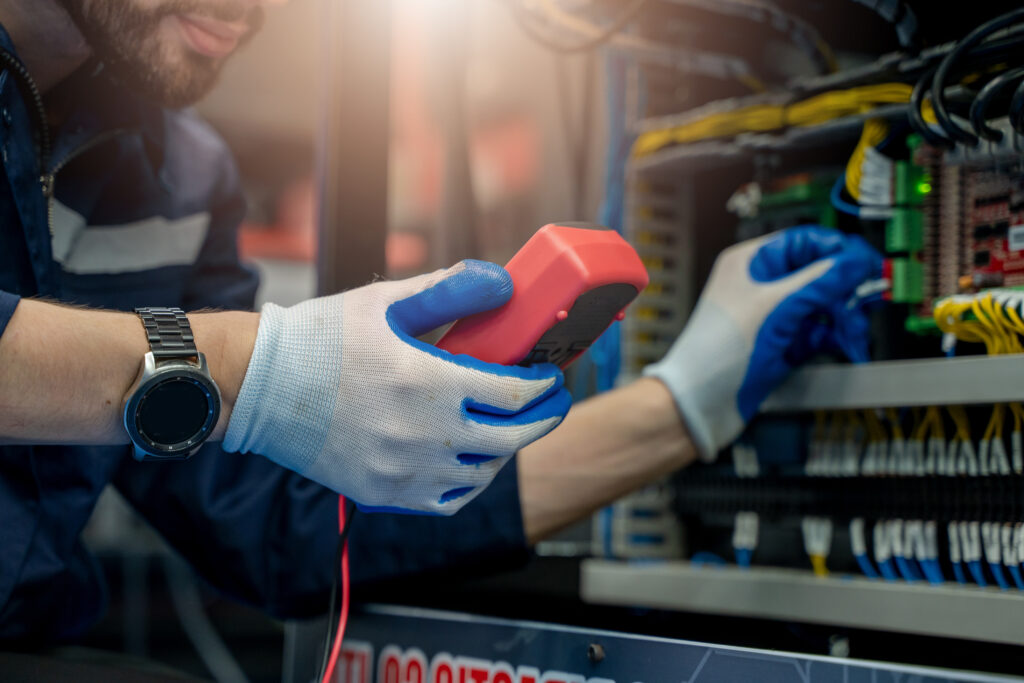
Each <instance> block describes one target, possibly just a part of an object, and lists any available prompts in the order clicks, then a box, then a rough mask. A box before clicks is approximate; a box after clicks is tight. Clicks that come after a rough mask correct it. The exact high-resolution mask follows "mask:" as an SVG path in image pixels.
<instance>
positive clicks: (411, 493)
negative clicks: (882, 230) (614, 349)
mask: <svg viewBox="0 0 1024 683" xmlns="http://www.w3.org/2000/svg"><path fill="white" fill-rule="evenodd" d="M262 4H263V3H262V2H259V1H257V0H249V1H246V2H239V1H236V0H120V1H118V2H110V1H109V0H0V24H2V26H3V28H4V31H0V60H2V64H3V66H4V71H3V72H2V74H0V121H2V129H0V138H2V140H0V150H2V152H3V154H2V160H3V168H4V172H5V175H6V178H7V183H3V184H0V212H2V216H0V244H2V245H3V249H2V250H0V443H3V444H6V445H5V446H2V447H0V510H2V511H3V515H4V525H3V527H2V528H0V544H2V545H0V547H2V548H3V553H2V556H0V638H4V639H7V640H9V641H10V640H21V641H30V642H36V643H39V642H47V641H54V640H58V639H69V638H73V637H74V636H75V635H77V634H79V633H81V632H82V631H83V630H85V629H86V628H88V626H89V625H90V624H91V623H92V622H93V621H94V620H95V619H96V617H97V616H98V614H99V612H100V610H101V609H102V589H101V585H100V579H99V577H98V575H97V572H96V571H95V569H94V566H93V563H92V561H91V558H90V557H89V556H88V553H87V552H86V551H85V549H84V548H83V546H82V544H81V542H80V540H79V538H78V535H79V533H80V531H81V529H82V527H83V525H84V524H85V522H86V520H87V519H88V516H89V514H90V511H91V509H92V506H93V504H94V503H95V500H96V498H97V496H98V495H99V493H100V491H101V490H102V489H103V487H104V486H105V485H106V484H107V483H113V485H114V486H116V487H117V488H118V490H119V491H120V492H121V493H122V494H123V495H124V496H125V498H126V499H127V500H128V501H129V502H130V503H131V504H132V505H133V506H134V507H135V508H136V510H138V511H139V512H140V513H141V514H142V515H143V516H144V517H145V518H146V519H147V520H148V521H149V522H150V523H151V524H152V525H153V526H154V527H156V528H157V530H159V531H160V533H161V534H163V536H164V537H165V538H166V539H167V540H168V541H169V542H170V543H171V545H173V546H174V547H175V548H177V549H178V550H179V551H180V552H181V553H182V554H183V555H184V556H185V557H186V558H187V559H188V560H189V561H190V562H191V563H192V564H193V566H194V567H195V568H196V569H197V570H198V571H199V572H200V573H201V574H202V575H203V576H204V577H205V578H206V579H207V580H208V581H210V582H211V583H213V584H214V585H216V586H218V587H219V588H221V589H222V590H224V591H225V592H226V593H229V594H231V595H233V596H235V597H236V598H238V599H241V600H245V601H247V602H250V603H252V604H255V605H259V606H261V607H263V608H264V609H266V610H268V611H269V612H271V613H273V614H277V615H282V616H285V615H294V616H298V615H310V614H315V613H319V612H321V611H322V610H323V609H324V605H325V595H326V593H327V590H328V587H329V585H330V577H331V573H332V569H333V567H332V555H333V545H334V544H333V538H334V537H335V534H336V513H337V497H336V495H335V493H334V492H335V491H337V492H341V493H343V494H345V495H346V496H348V497H350V498H351V499H353V500H355V501H357V502H358V503H359V504H360V505H361V506H362V507H364V508H368V509H374V508H390V509H395V508H397V509H400V510H403V511H418V512H429V513H439V514H442V515H450V514H451V513H453V512H455V511H456V510H458V509H459V508H461V507H462V506H464V505H466V504H467V503H468V502H469V501H470V500H472V499H473V498H474V497H476V496H477V495H479V494H480V493H481V492H482V491H483V490H484V488H485V487H486V486H487V484H488V483H489V482H491V480H492V479H495V483H494V485H493V486H491V487H490V488H489V489H488V490H487V492H486V493H484V494H483V496H482V498H481V500H479V501H476V502H474V503H473V504H472V505H471V506H470V507H469V508H468V509H466V510H465V511H464V512H463V513H462V514H460V515H458V516H456V517H454V518H441V517H423V516H419V517H413V516H408V515H402V516H397V515H377V514H367V515H363V516H361V517H360V518H359V520H358V521H357V524H356V525H355V528H354V531H353V534H352V538H351V543H352V555H353V572H354V575H355V579H356V580H359V579H360V578H368V577H383V576H388V575H394V574H396V573H400V572H405V571H413V570H423V569H429V568H438V567H442V566H446V565H456V564H458V565H466V564H470V563H480V562H504V561H508V560H509V559H511V558H514V557H515V556H517V555H520V554H522V553H523V552H524V549H525V548H526V546H527V544H528V543H532V542H535V541H536V540H538V539H540V538H543V537H544V536H546V535H549V534H551V533H553V532H554V531H556V530H558V529H560V528H562V527H563V526H565V525H566V524H568V523H570V522H572V521H574V520H577V519H579V518H581V517H583V516H584V515H586V514H589V513H590V512H591V511H592V510H594V509H596V508H598V507H599V506H601V505H603V504H605V503H607V502H608V501H610V500H613V499H614V498H616V497H618V496H620V495H622V494H624V493H626V492H628V491H630V490H632V489H634V488H636V487H638V486H641V485H643V484H644V483H646V482H649V481H651V480H652V479H655V478H657V477H660V476H662V475H664V474H666V473H668V472H671V471H673V470H674V469H677V468H679V467H682V466H684V465H686V464H687V463H689V462H691V461H692V460H694V459H695V458H696V457H697V456H698V455H701V456H703V457H705V458H712V457H714V454H715V453H716V452H717V451H718V450H719V449H720V448H722V447H723V446H725V445H726V444H728V443H729V442H730V441H731V440H732V439H734V438H735V437H736V436H737V435H738V434H739V432H740V430H741V429H742V427H743V425H744V423H745V422H746V420H748V419H749V418H750V417H751V416H752V415H753V414H754V412H756V410H757V408H758V406H759V404H760V402H761V401H762V400H763V399H764V397H765V396H766V395H767V394H768V393H769V392H770V391H771V389H772V388H773V387H774V386H775V385H776V384H777V383H778V382H779V381H781V379H782V378H783V376H784V375H785V373H786V372H787V371H788V369H789V367H790V360H791V355H792V352H793V349H794V348H795V347H797V346H800V345H801V343H803V342H805V341H806V340H805V339H803V335H802V334H801V330H802V329H803V328H802V325H803V323H804V322H805V321H806V320H807V318H808V317H809V316H811V315H813V314H816V313H820V312H823V311H831V310H845V308H844V304H845V302H846V301H847V300H848V299H849V298H850V296H851V295H852V294H853V292H854V289H855V288H856V286H857V285H858V284H859V283H860V282H861V281H863V280H864V279H866V278H868V277H870V276H871V275H872V274H873V273H874V271H875V270H877V268H878V257H877V255H876V254H875V253H874V252H873V251H872V250H871V249H870V248H869V247H867V246H866V245H865V244H864V243H863V242H862V241H860V240H859V239H856V238H852V237H847V236H843V235H841V234H839V233H836V232H833V231H828V230H823V229H818V228H804V229H800V230H795V231H790V232H787V233H783V234H781V235H779V236H775V237H772V238H770V239H767V240H761V241H760V242H757V243H745V244H742V245H739V246H737V247H734V248H733V249H730V250H728V251H727V252H726V253H725V255H724V256H723V257H722V258H721V259H720V260H719V262H718V264H717V265H716V268H715V271H714V273H713V275H712V278H711V281H710V282H709V285H708V288H707V291H706V292H705V294H704V295H703V296H702V298H701V301H700V304H699V305H698V307H697V310H696V311H695V313H694V315H693V319H692V322H691V324H690V326H689V327H688V329H687V331H686V332H685V333H684V334H683V336H682V337H681V338H680V340H679V341H678V342H677V343H676V345H675V346H674V347H673V349H672V351H671V352H670V353H669V355H668V357H666V359H665V360H663V361H662V362H661V363H659V364H657V365H656V366H655V367H653V368H652V369H651V370H650V373H649V374H650V376H649V377H647V378H644V379H642V380H639V381H637V382H635V383H634V384H632V385H630V386H628V387H625V388H623V389H620V390H617V391H615V392H611V393H609V394H606V395H603V396H600V397H598V398H595V399H594V400H591V401H587V402H585V403H583V404H581V405H580V406H578V407H576V408H575V409H574V410H573V411H572V413H571V414H570V415H569V416H568V417H567V418H566V419H565V422H564V424H562V426H561V427H560V428H559V429H558V430H556V431H554V432H552V433H551V434H550V435H548V436H546V437H544V438H540V437H542V436H544V435H545V434H547V433H548V432H550V431H551V430H552V429H553V428H554V427H555V426H556V425H558V424H559V422H560V421H561V420H562V418H563V416H564V415H565V413H566V411H567V410H568V407H569V402H568V398H567V394H566V392H565V390H564V389H563V388H562V377H561V374H560V373H559V372H558V370H557V369H556V368H554V367H551V366H539V367H536V368H529V369H528V368H506V367H501V366H492V365H488V364H485V363H481V362H479V361H475V360H474V359H470V358H466V357H456V356H451V355H449V354H446V353H444V352H441V351H438V350H437V349H434V348H432V347H429V346H427V345H425V344H422V343H421V342H419V341H417V339H416V337H417V336H418V335H420V334H422V333H424V332H426V331H428V330H430V329H432V328H434V327H437V326H439V325H441V324H444V323H446V322H449V321H451V320H454V319H456V318H459V317H462V316H464V315H468V314H471V313H473V312H476V311H481V310H488V309H491V308H494V307H497V306H500V305H501V304H502V303H503V302H504V301H505V300H507V298H508V296H509V294H510V282H509V280H508V276H507V273H505V271H504V270H503V269H502V268H499V267H497V266H494V265H492V264H485V263H481V262H472V261H468V262H463V263H461V264H458V265H457V266H455V267H453V268H451V269H448V270H446V271H439V272H437V273H432V274H429V275H424V276H421V277H418V278H413V279H411V280H406V281H400V282H383V283H376V284H372V285H368V286H367V287H364V288H360V289H357V290H353V291H351V292H347V293H345V294H342V295H337V296H333V297H326V298H323V299H316V300H312V301H308V302H305V303H302V304H299V305H298V306H295V307H292V308H289V309H281V308H280V307H276V306H272V305H268V306H267V307H264V309H263V311H262V312H261V313H259V314H258V313H249V312H244V311H246V310H248V309H249V308H251V306H252V303H253V295H254V291H255V286H256V282H255V278H254V276H253V274H252V273H251V272H250V271H248V270H247V269H245V268H244V267H243V266H242V265H241V264H240V263H239V262H238V257H237V252H236V248H235V232H236V228H237V225H238V223H239V221H240V220H241V218H242V215H243V212H244V206H243V202H242V199H241V194H240V191H239V186H238V179H237V175H236V172H235V169H234V166H233V164H232V162H231V160H230V157H229V155H228V153H227V150H226V149H225V147H224V145H223V144H222V142H221V141H220V140H219V139H218V138H217V137H216V136H215V135H214V133H213V132H212V131H211V130H210V129H209V128H208V127H207V126H205V125H204V124H203V123H202V122H201V121H199V120H198V119H197V118H196V117H195V116H194V115H193V114H191V113H189V112H182V111H177V110H176V109H175V108H178V107H181V106H184V105H187V104H188V103H191V102H193V101H195V100H196V99H197V98H199V97H200V96H201V95H202V94H203V93H205V92H206V91H207V90H208V89H209V88H210V87H211V86H212V84H213V83H214V81H215V78H216V75H217V73H218V71H219V69H220V67H221V65H222V64H223V62H224V60H225V59H226V58H227V57H228V56H229V55H230V54H231V53H232V52H233V51H234V50H235V49H236V48H237V46H238V45H240V44H241V43H244V42H245V40H247V39H248V37H249V36H250V35H251V34H252V32H253V31H255V30H256V28H257V27H258V26H259V24H260V21H261V17H262V14H261V5H262ZM37 93H42V96H43V99H42V100H39V99H38V96H37ZM51 133H52V136H51ZM51 139H52V143H51V141H50V140H51ZM40 177H41V178H42V182H40ZM32 297H35V298H32ZM50 300H58V301H62V302H67V303H73V304H77V306H76V307H69V306H63V305H58V304H56V303H52V302H51V301H50ZM146 306H149V307H153V306H162V307H175V308H182V309H185V310H191V311H194V310H197V309H205V308H211V309H222V312H204V313H199V314H189V315H188V316H187V318H186V316H184V315H182V314H176V313H173V312H167V311H161V310H148V311H143V312H142V313H140V314H139V315H135V314H133V313H130V312H115V311H131V310H132V309H134V308H136V307H146ZM99 308H105V309H113V310H104V311H101V310H97V309H99ZM140 318H141V320H140ZM144 325H145V328H144ZM190 334H194V347H193V346H192V343H191V341H190V340H191V337H190ZM147 351H150V352H152V353H153V354H155V355H154V357H153V359H151V360H149V361H147V363H151V364H152V366H153V367H147V368H146V369H145V370H144V371H140V368H142V367H143V365H144V361H143V358H144V357H145V356H146V354H147ZM197 352H198V353H200V354H203V355H204V356H205V359H206V363H207V364H208V372H207V371H206V370H204V369H202V368H200V367H198V366H197V365H196V364H195V363H194V362H193V361H192V360H191V359H192V357H194V356H195V354H196V353H197ZM182 353H184V355H185V356H187V357H188V358H189V360H188V361H187V362H186V361H181V359H180V358H178V357H179V356H181V355H182ZM168 358H170V359H171V361H173V362H171V361H168V362H170V365H162V364H161V363H162V362H163V361H161V359H164V361H166V360H167V359H168ZM185 365H187V366H188V367H187V368H186V367H185ZM159 368H164V369H167V368H172V369H174V371H175V372H180V373H183V374H179V375H174V382H168V383H167V384H166V385H164V384H160V387H161V390H164V389H167V390H168V393H167V394H160V396H163V398H161V399H160V400H157V399H156V398H154V397H155V396H157V393H156V389H154V388H153V387H156V386H157V384H154V383H152V382H153V381H155V380H154V379H153V378H154V377H157V378H158V377H159V375H158V374H152V373H156V371H157V370H158V369H159ZM183 368H184V369H183ZM140 372H142V374H141V375H140ZM214 385H215V387H216V388H214ZM168 387H170V389H168ZM147 392H148V393H147ZM218 393H219V396H220V401H217V400H216V395H217V394H218ZM197 397H198V399H197ZM196 399H197V400H199V401H200V402H199V403H196V402H195V400H196ZM153 406H156V407H155V408H154V407H153ZM196 406H199V409H198V411H196V410H194V408H195V407H196ZM207 406H208V407H209V408H208V409H207ZM190 411H191V412H194V413H195V414H194V415H192V417H193V418H195V419H196V420H197V422H196V424H197V425H198V426H197V427H195V428H194V429H187V430H184V431H183V429H184V428H183V427H182V426H181V424H179V423H178V421H180V420H181V419H182V415H185V414H186V413H190ZM680 416H682V418H683V419H682V420H681V419H680ZM684 424H685V426H684ZM193 432H194V434H193ZM162 435H163V436H162ZM175 435H176V436H175ZM204 439H208V441H207V443H206V445H205V446H203V448H202V449H201V451H200V452H198V453H197V454H195V455H194V457H192V458H191V459H190V460H188V461H184V462H173V463H154V462H146V461H142V462H139V461H137V460H135V459H134V458H132V457H131V456H130V453H131V452H132V448H134V450H135V453H136V454H137V455H139V456H140V457H142V458H143V459H144V460H145V459H147V458H149V459H152V458H154V457H162V456H164V455H166V454H167V453H169V452H172V451H173V452H175V453H180V454H184V453H187V452H189V451H190V450H191V449H192V448H193V447H195V446H197V445H198V444H199V443H202V442H203V440H204ZM129 440H131V442H132V448H128V447H126V444H128V443H129ZM161 449H164V450H161ZM516 452H518V458H517V459H516V462H517V465H509V466H506V467H504V468H502V465H504V464H506V461H508V460H509V458H510V457H511V455H512V454H514V453H516ZM262 456H265V457H262Z"/></svg>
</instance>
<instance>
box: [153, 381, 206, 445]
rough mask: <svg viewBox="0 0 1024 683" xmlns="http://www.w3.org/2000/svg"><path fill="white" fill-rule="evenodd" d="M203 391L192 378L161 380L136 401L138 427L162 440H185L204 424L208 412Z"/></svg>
mask: <svg viewBox="0 0 1024 683" xmlns="http://www.w3.org/2000/svg"><path fill="white" fill-rule="evenodd" d="M208 406H209V401H208V398H207V394H206V391H204V390H203V388H202V387H201V386H199V384H197V383H196V382H193V381H192V380H189V379H186V378H181V379H173V380H169V381H166V382H161V383H160V384H158V385H156V386H155V387H153V388H152V389H150V390H149V392H148V393H147V394H146V395H145V396H144V397H143V399H142V401H141V402H140V403H139V412H138V418H137V419H138V423H137V424H138V426H139V431H140V432H141V433H142V434H143V436H145V437H146V438H148V439H150V440H152V441H154V442H156V443H164V444H173V443H181V442H183V441H188V440H189V439H191V438H192V437H193V436H195V435H196V433H198V432H199V430H200V429H202V428H203V425H204V424H206V419H207V417H208V415H209V409H208Z"/></svg>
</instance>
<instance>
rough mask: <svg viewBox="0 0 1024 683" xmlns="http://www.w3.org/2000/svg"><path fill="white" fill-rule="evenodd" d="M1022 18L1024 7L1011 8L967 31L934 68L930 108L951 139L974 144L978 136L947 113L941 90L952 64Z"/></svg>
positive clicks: (1023, 17) (1023, 16)
mask: <svg viewBox="0 0 1024 683" xmlns="http://www.w3.org/2000/svg"><path fill="white" fill-rule="evenodd" d="M1022 19H1024V8H1019V9H1015V10H1011V11H1009V12H1007V13H1006V14H1002V15H1000V16H998V17H996V18H995V19H991V20H989V21H986V22H985V23H984V24H982V25H981V26H979V27H977V28H976V29H974V30H973V31H971V32H970V33H968V34H967V36H966V37H964V39H963V40H961V41H960V42H959V43H957V45H956V47H955V48H953V49H952V50H951V51H950V53H949V54H948V55H946V56H945V58H943V60H942V62H941V63H940V64H939V68H938V69H937V70H936V72H935V76H934V77H932V90H931V95H932V108H933V109H934V110H935V118H937V119H938V121H939V125H940V126H941V127H942V129H943V130H944V131H946V133H947V134H948V135H949V137H950V138H951V139H953V140H957V141H959V142H963V143H965V144H969V145H975V144H977V143H978V138H977V136H975V135H974V133H971V132H970V131H968V130H966V129H964V128H963V127H962V126H960V125H959V124H957V123H956V122H955V121H954V120H953V117H952V116H950V114H949V110H948V109H947V108H946V102H945V100H944V99H943V90H944V88H945V84H946V79H947V78H949V73H950V71H951V70H952V69H953V65H954V64H955V63H956V62H957V60H958V59H960V58H961V57H962V56H963V55H964V54H965V53H967V52H969V51H970V50H971V48H973V47H974V46H976V45H977V44H978V43H980V42H981V41H983V40H984V39H985V38H987V37H988V36H990V35H991V34H993V33H995V32H996V31H999V30H1000V29H1004V28H1006V27H1007V26H1010V25H1011V24H1015V23H1017V22H1019V21H1021V20H1022Z"/></svg>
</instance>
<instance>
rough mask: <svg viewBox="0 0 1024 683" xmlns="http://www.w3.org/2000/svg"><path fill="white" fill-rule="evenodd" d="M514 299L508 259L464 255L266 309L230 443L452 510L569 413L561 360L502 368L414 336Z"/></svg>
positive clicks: (356, 494) (436, 509)
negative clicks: (436, 267)
mask: <svg viewBox="0 0 1024 683" xmlns="http://www.w3.org/2000/svg"><path fill="white" fill-rule="evenodd" d="M511 295H512V280H511V278H510V277H509V275H508V273H507V272H506V271H505V269H504V268H502V267H500V266H497V265H494V264H492V263H485V262H482V261H463V262H461V263H459V264H457V265H455V266H454V267H452V268H449V269H448V270H440V271H437V272H434V273H430V274H427V275H422V276H419V277H415V278H411V279H408V280H401V281H395V282H377V283H374V284H371V285H367V286H365V287H361V288H359V289H355V290H352V291H349V292H345V293H343V294H336V295H334V296H328V297H323V298H320V299H312V300H310V301H305V302H303V303H300V304H298V305H296V306H292V307H291V308H281V307H280V306H275V305H274V304H266V305H265V306H264V307H263V310H262V317H261V319H260V326H259V332H258V334H257V337H256V347H255V349H254V351H253V355H252V359H251V360H250V361H249V368H248V370H247V372H246V375H245V380H244V382H243V383H242V388H241V391H240V392H239V396H238V401H237V402H236V404H235V406H234V409H233V411H232V413H231V419H230V421H229V423H228V429H227V434H226V436H225V438H224V444H223V447H224V449H225V450H228V451H243V452H253V453H259V454H262V455H265V456H267V457H268V458H270V459H271V460H274V461H275V462H277V463H279V464H281V465H283V466H285V467H287V468H289V469H292V470H295V471H296V472H299V473H300V474H303V475H305V476H307V477H309V478H310V479H313V480H315V481H317V482H319V483H321V484H323V485H325V486H327V487H329V488H331V489H333V490H335V491H337V492H339V493H341V494H343V495H344V496H346V497H347V498H349V499H351V500H353V501H356V502H357V503H358V504H359V505H360V507H361V508H363V509H381V508H384V509H389V510H404V511H419V512H428V513H436V514H444V515H448V514H453V513H454V512H455V511H457V510H458V509H459V508H461V507H462V506H463V505H465V504H466V503H468V502H469V501H470V500H472V499H473V498H474V497H475V496H476V495H477V494H479V493H480V492H481V491H482V490H483V489H484V488H485V487H486V486H487V485H488V484H489V483H490V482H491V480H492V479H493V478H494V477H495V475H496V474H497V473H498V470H500V469H501V467H502V465H504V464H505V462H506V461H507V460H508V458H510V457H511V456H512V455H513V454H514V453H515V452H516V451H517V450H519V449H520V448H522V447H523V446H525V445H526V444H528V443H530V442H532V441H534V440H536V439H538V438H540V437H542V436H544V435H545V434H547V433H548V432H549V431H551V430H552V429H554V428H555V427H556V426H557V425H558V424H559V422H561V420H562V418H563V417H564V416H565V414H566V413H567V412H568V410H569V406H570V402H571V400H570V398H569V393H568V391H567V390H566V389H565V388H563V386H562V384H563V378H562V373H561V371H560V370H559V369H558V368H557V367H555V366H554V365H537V366H534V367H530V368H524V367H506V366H502V365H493V364H489V363H484V362H481V361H479V360H476V359H475V358H471V357H469V356H465V355H458V356H456V355H452V354H450V353H448V352H446V351H442V350H440V349H437V348H435V347H433V346H431V345H430V344H427V343H425V342H422V341H419V340H418V339H416V337H417V336H419V335H422V334H425V333H426V332H429V331H430V330H432V329H434V328H436V327H438V326H440V325H443V324H445V323H447V322H451V321H452V320H455V319H457V318H461V317H464V316H467V315H471V314H473V313H478V312H481V311H486V310H490V309H492V308H497V307H498V306H501V305H502V304H504V303H505V302H506V301H508V299H509V297H510V296H511Z"/></svg>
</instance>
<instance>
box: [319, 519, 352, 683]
mask: <svg viewBox="0 0 1024 683" xmlns="http://www.w3.org/2000/svg"><path fill="white" fill-rule="evenodd" d="M356 510H357V508H356V504H355V503H353V502H352V501H346V502H345V528H344V529H342V530H341V533H340V534H339V535H338V546H337V548H335V550H334V579H333V580H332V581H331V599H330V603H329V604H328V607H327V637H326V640H325V641H324V656H323V659H322V660H321V661H320V672H319V673H318V674H317V677H316V683H320V681H322V680H323V679H324V674H325V673H327V662H328V660H329V659H330V658H331V656H330V655H331V646H332V645H333V641H334V628H335V623H334V613H335V612H336V611H337V606H338V586H340V585H341V555H342V553H343V552H345V543H346V542H347V541H348V532H349V531H351V530H352V518H353V517H355V516H356Z"/></svg>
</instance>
